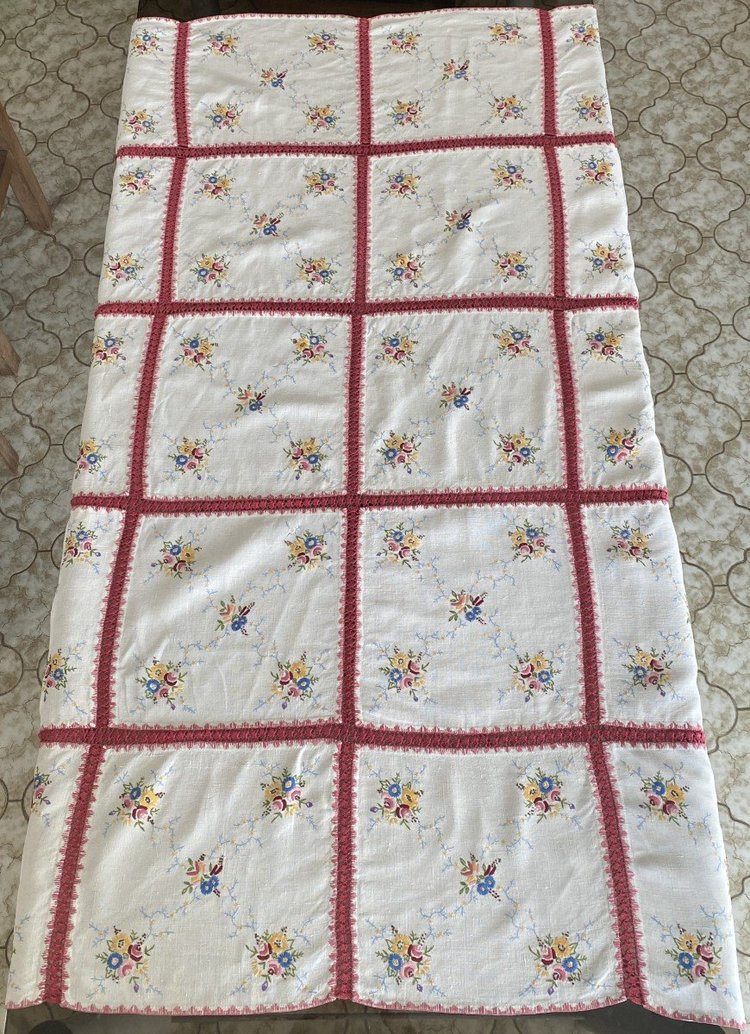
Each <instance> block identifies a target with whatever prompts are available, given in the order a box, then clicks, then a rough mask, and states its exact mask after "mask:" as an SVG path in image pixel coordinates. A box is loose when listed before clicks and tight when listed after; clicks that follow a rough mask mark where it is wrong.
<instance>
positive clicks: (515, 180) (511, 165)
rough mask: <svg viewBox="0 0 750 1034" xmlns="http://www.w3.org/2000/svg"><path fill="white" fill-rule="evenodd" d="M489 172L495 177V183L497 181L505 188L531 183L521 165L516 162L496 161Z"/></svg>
mask: <svg viewBox="0 0 750 1034" xmlns="http://www.w3.org/2000/svg"><path fill="white" fill-rule="evenodd" d="M490 172H491V173H492V175H493V176H494V178H495V183H499V184H500V185H501V186H502V187H503V188H504V189H505V190H513V189H515V188H516V187H525V186H528V184H529V183H531V180H530V179H527V178H526V175H525V173H524V168H523V165H519V164H518V162H498V164H497V165H494V166H493V167H492V168H491V169H490Z"/></svg>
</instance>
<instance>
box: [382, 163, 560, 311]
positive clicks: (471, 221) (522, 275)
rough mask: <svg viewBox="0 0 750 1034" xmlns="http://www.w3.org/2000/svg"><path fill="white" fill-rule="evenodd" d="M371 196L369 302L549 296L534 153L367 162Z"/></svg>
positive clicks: (542, 172) (545, 206)
mask: <svg viewBox="0 0 750 1034" xmlns="http://www.w3.org/2000/svg"><path fill="white" fill-rule="evenodd" d="M370 196H371V199H372V201H371V207H372V212H371V216H370V238H371V240H370V269H369V291H370V296H371V297H372V298H374V299H378V298H386V299H403V298H412V297H416V296H418V295H450V296H454V295H456V296H458V295H473V294H546V293H548V292H549V289H550V279H549V278H550V252H551V243H550V228H549V201H548V196H549V189H548V184H547V172H546V167H545V161H544V154H543V152H542V151H541V150H540V149H539V148H530V147H521V146H514V147H507V148H505V147H500V146H498V147H476V148H472V150H471V151H470V152H469V153H467V152H466V151H464V150H460V151H459V150H450V149H446V150H443V151H425V152H421V153H416V152H411V151H410V152H404V153H402V154H389V155H384V156H378V157H374V158H372V159H371V161H370Z"/></svg>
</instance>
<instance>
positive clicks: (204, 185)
mask: <svg viewBox="0 0 750 1034" xmlns="http://www.w3.org/2000/svg"><path fill="white" fill-rule="evenodd" d="M231 192H232V180H231V179H230V177H229V176H226V175H224V173H221V172H210V173H206V175H204V176H201V179H200V184H199V186H198V189H197V190H196V191H195V193H196V194H197V195H198V196H199V197H215V198H217V199H218V200H219V201H224V200H225V199H226V198H228V197H229V195H230V193H231Z"/></svg>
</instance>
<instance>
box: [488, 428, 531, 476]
mask: <svg viewBox="0 0 750 1034" xmlns="http://www.w3.org/2000/svg"><path fill="white" fill-rule="evenodd" d="M495 445H496V447H497V448H498V449H499V450H500V452H501V453H502V456H503V461H505V462H507V464H508V470H513V468H514V467H528V466H529V465H530V464H533V463H536V454H537V452H539V446H538V445H534V440H533V438H531V437H530V436H529V435H527V434H526V431H525V430H524V429H523V428H521V430H520V431H519V432H518V434H501V435H500V436H499V437H498V440H497V441H496V442H495Z"/></svg>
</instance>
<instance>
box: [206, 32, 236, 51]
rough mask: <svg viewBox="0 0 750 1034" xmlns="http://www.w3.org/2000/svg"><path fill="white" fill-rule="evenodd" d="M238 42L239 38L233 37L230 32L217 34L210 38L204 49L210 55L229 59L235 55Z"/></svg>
mask: <svg viewBox="0 0 750 1034" xmlns="http://www.w3.org/2000/svg"><path fill="white" fill-rule="evenodd" d="M238 42H239V39H238V38H237V36H232V35H231V33H229V32H216V33H214V35H213V36H209V38H208V43H207V44H206V46H205V47H204V48H203V49H204V50H207V51H208V52H209V53H210V54H216V56H217V57H227V56H229V55H230V54H234V52H235V51H236V49H237V44H238Z"/></svg>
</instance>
